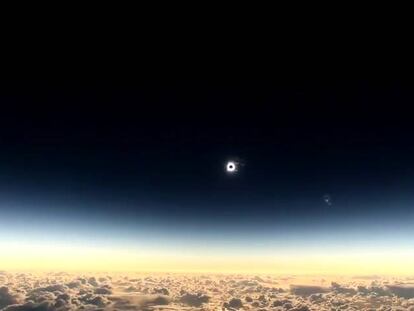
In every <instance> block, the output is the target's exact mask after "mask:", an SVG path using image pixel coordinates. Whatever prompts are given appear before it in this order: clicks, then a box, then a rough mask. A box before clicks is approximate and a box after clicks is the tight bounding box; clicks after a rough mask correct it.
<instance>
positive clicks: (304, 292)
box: [290, 285, 329, 296]
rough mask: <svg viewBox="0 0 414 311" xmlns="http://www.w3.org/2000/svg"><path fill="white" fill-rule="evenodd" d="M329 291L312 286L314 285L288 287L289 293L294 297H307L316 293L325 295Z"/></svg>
mask: <svg viewBox="0 0 414 311" xmlns="http://www.w3.org/2000/svg"><path fill="white" fill-rule="evenodd" d="M328 291H329V289H327V288H324V287H321V286H314V285H290V292H291V293H292V294H294V295H298V296H309V295H312V294H318V293H326V292H328Z"/></svg>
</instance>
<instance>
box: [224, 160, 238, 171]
mask: <svg viewBox="0 0 414 311" xmlns="http://www.w3.org/2000/svg"><path fill="white" fill-rule="evenodd" d="M236 168H237V166H236V163H234V162H232V161H230V162H227V165H226V170H227V172H229V173H233V172H235V171H236Z"/></svg>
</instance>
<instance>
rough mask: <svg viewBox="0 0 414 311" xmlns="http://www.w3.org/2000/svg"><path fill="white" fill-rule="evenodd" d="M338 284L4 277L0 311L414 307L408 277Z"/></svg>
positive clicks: (279, 280) (293, 310)
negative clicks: (325, 285) (326, 285)
mask: <svg viewBox="0 0 414 311" xmlns="http://www.w3.org/2000/svg"><path fill="white" fill-rule="evenodd" d="M337 280H340V283H338V282H332V283H331V286H330V287H323V286H321V284H327V283H326V282H328V281H326V280H325V281H324V282H321V280H320V278H319V279H316V278H314V277H312V279H310V280H308V282H303V283H302V281H301V279H300V278H299V277H296V278H285V279H282V278H277V277H272V276H260V277H254V276H244V275H231V276H230V275H211V276H206V275H203V276H197V275H185V274H182V275H181V274H177V275H175V274H174V275H172V274H154V275H151V276H149V275H140V277H130V276H128V277H127V276H122V275H113V276H109V275H105V276H102V275H100V274H96V275H93V274H88V275H76V274H68V273H45V274H39V275H34V274H29V273H27V274H22V273H19V274H16V273H3V274H2V275H1V276H0V311H19V310H20V311H30V310H31V311H77V310H83V311H98V310H99V311H115V310H116V311H122V310H129V311H133V310H135V311H155V310H163V311H167V310H180V309H189V310H190V309H195V308H197V309H205V310H210V309H211V310H220V309H222V308H223V307H224V308H225V309H226V310H230V311H235V310H250V311H260V310H274V311H277V310H279V311H282V310H283V311H287V310H289V311H308V310H371V309H372V310H406V311H408V310H411V311H412V310H414V284H411V283H408V282H409V281H407V279H406V278H400V279H398V278H392V279H389V280H386V279H384V278H381V279H376V280H365V279H355V278H341V279H339V278H338V279H337ZM337 280H336V281H337ZM370 281H372V282H370ZM291 282H297V283H299V284H303V285H297V284H291ZM288 289H290V290H288Z"/></svg>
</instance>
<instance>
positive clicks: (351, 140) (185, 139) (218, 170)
mask: <svg viewBox="0 0 414 311" xmlns="http://www.w3.org/2000/svg"><path fill="white" fill-rule="evenodd" d="M413 91H414V89H413V87H412V86H411V85H410V84H408V83H406V82H401V81H389V80H388V81H381V80H339V81H338V80H337V81H329V80H324V81H322V80H318V81H314V80H307V81H293V80H288V81H283V80H277V81H271V80H264V81H259V80H245V81H233V80H231V81H222V80H221V81H220V82H217V81H214V80H213V81H202V80H198V81H192V80H187V81H182V80H181V81H175V80H170V81H166V80H163V81H155V80H151V81H142V80H140V81H138V80H137V81H134V80H132V79H131V80H129V81H127V82H125V81H122V82H120V81H118V82H114V81H112V82H109V81H98V82H96V81H94V82H92V81H82V82H80V81H60V82H59V81H36V80H31V81H27V80H26V81H12V82H10V81H9V82H2V85H1V87H0V102H1V111H0V144H1V145H0V185H1V187H2V191H1V193H2V196H3V200H5V199H7V200H9V201H10V200H11V201H13V200H16V201H19V200H20V201H22V200H26V201H30V200H38V199H39V200H44V201H52V202H62V201H65V202H71V203H72V206H76V207H72V208H73V209H74V210H76V209H79V210H82V211H83V212H85V210H86V213H88V212H89V211H90V212H91V213H93V212H96V210H100V211H103V212H104V213H106V214H107V215H109V216H110V215H112V214H114V215H115V214H117V213H119V204H120V203H122V204H121V206H122V207H121V209H123V212H125V214H128V215H130V214H139V215H143V214H145V215H151V217H153V218H155V219H159V220H160V221H162V220H165V219H174V220H175V221H177V222H180V221H187V220H202V219H203V218H205V217H207V216H208V217H209V219H213V220H212V221H213V222H220V221H221V220H222V219H227V218H229V217H232V219H235V221H236V222H237V221H246V219H256V218H262V219H267V218H268V215H277V216H278V219H282V220H283V219H284V220H286V221H292V219H295V218H297V216H298V215H300V216H306V217H314V218H316V219H319V218H320V219H340V218H341V217H343V215H344V214H346V215H355V217H357V216H358V217H359V216H361V215H365V216H367V217H370V215H381V214H384V215H387V214H388V213H390V210H389V206H390V205H392V206H393V210H392V212H393V213H394V214H397V215H400V214H401V215H403V214H404V213H406V212H407V205H406V204H403V203H404V202H406V201H408V202H411V200H412V199H413V198H414V196H413V195H412V189H413V187H414V162H413V159H414V147H413V133H414V125H413V124H414V123H413V122H412V113H411V110H412V103H413V99H414V93H413ZM233 158H240V159H242V160H243V161H244V162H245V166H243V167H242V168H241V170H240V172H239V173H238V174H237V175H236V176H228V175H227V174H225V172H224V163H225V162H226V161H227V160H229V159H233ZM326 194H329V195H330V197H331V199H332V206H327V205H326V204H325V203H326V202H325V201H324V195H326ZM90 202H94V204H90ZM81 203H82V204H81ZM63 206H64V205H62V207H59V204H55V207H54V208H55V209H56V210H55V212H57V213H58V212H59V209H65V208H66V207H63ZM361 206H362V207H363V208H361ZM2 208H3V209H4V208H7V207H4V206H3V207H2ZM39 208H41V207H39ZM75 212H76V211H75Z"/></svg>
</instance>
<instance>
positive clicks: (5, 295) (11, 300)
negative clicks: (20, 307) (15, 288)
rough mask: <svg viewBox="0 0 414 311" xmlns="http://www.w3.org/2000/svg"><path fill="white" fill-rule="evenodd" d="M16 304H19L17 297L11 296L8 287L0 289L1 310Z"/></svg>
mask: <svg viewBox="0 0 414 311" xmlns="http://www.w3.org/2000/svg"><path fill="white" fill-rule="evenodd" d="M16 303H18V299H17V296H16V295H13V294H11V293H10V291H9V289H8V288H7V287H5V286H3V287H0V310H1V309H2V308H4V307H7V306H9V305H13V304H16Z"/></svg>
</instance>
